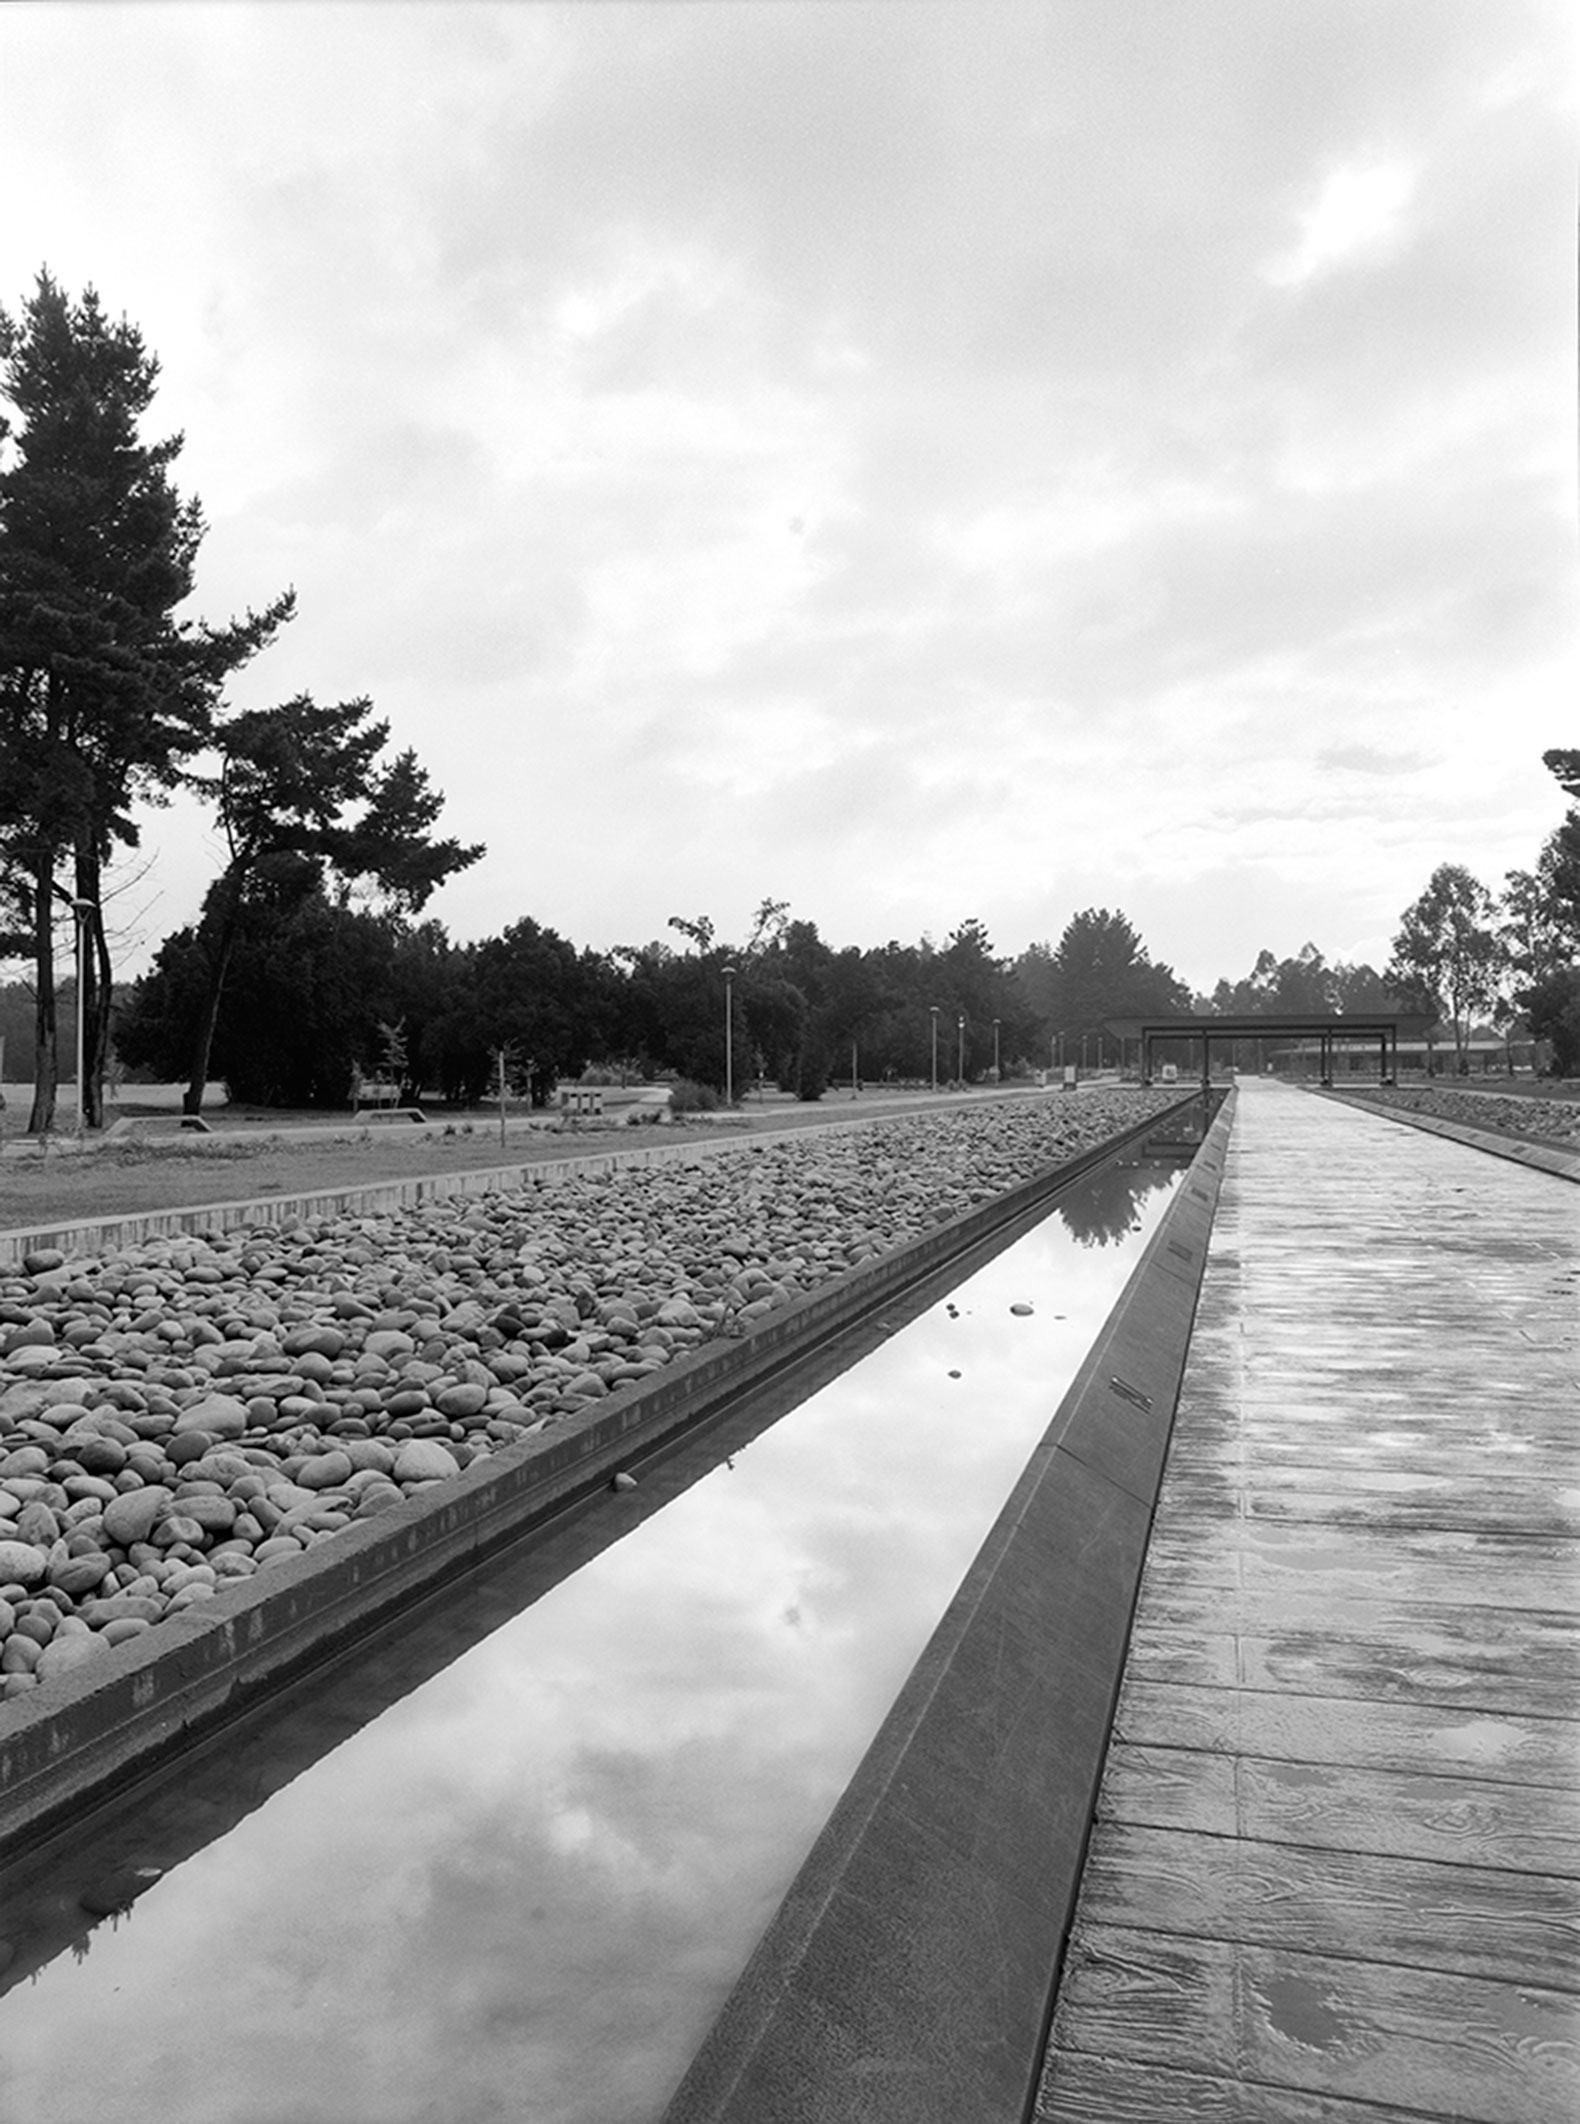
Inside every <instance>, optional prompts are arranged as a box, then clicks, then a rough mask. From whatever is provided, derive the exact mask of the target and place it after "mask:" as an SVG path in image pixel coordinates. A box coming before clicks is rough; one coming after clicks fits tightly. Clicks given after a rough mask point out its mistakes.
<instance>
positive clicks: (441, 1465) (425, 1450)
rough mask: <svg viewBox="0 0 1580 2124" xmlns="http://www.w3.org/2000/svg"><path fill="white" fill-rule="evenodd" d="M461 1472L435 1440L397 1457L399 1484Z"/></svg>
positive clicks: (416, 1443)
mask: <svg viewBox="0 0 1580 2124" xmlns="http://www.w3.org/2000/svg"><path fill="white" fill-rule="evenodd" d="M460 1472H461V1463H460V1462H459V1461H458V1460H457V1459H456V1457H455V1455H454V1454H453V1453H452V1452H451V1451H450V1449H449V1447H448V1446H442V1445H440V1444H439V1442H438V1440H437V1439H433V1438H409V1439H407V1441H406V1443H405V1444H404V1445H403V1446H402V1447H401V1449H400V1451H399V1452H398V1453H397V1454H396V1456H395V1468H394V1475H395V1480H396V1481H397V1482H403V1483H404V1482H436V1481H437V1482H442V1481H445V1480H447V1479H448V1478H449V1477H450V1476H452V1475H459V1474H460ZM0 1575H3V1574H0Z"/></svg>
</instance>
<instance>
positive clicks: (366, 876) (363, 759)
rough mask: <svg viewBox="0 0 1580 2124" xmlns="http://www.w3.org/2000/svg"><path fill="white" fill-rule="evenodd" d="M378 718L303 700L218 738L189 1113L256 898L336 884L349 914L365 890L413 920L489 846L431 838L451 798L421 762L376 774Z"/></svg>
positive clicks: (408, 757) (355, 705)
mask: <svg viewBox="0 0 1580 2124" xmlns="http://www.w3.org/2000/svg"><path fill="white" fill-rule="evenodd" d="M372 712H373V709H372V703H371V702H370V701H368V700H367V699H365V698H363V699H358V700H353V701H341V702H338V703H336V704H335V705H334V706H332V707H320V706H319V705H318V703H317V702H316V701H314V699H313V698H312V696H311V694H306V693H303V694H298V695H297V696H296V698H295V699H294V700H290V701H286V702H285V703H283V705H281V706H280V707H278V708H260V709H254V710H251V711H249V712H248V713H246V714H244V715H238V716H234V717H232V718H231V719H230V720H229V721H228V722H226V723H224V724H222V725H221V726H220V727H219V728H218V730H217V731H216V732H215V738H214V742H215V744H216V745H217V746H218V748H219V751H220V754H221V767H220V772H219V774H218V776H217V777H214V778H211V779H209V780H207V781H204V782H201V783H200V784H199V786H200V787H202V788H204V789H205V790H206V791H207V793H208V794H209V795H210V796H212V797H213V799H214V801H215V804H216V806H217V808H218V811H219V822H220V828H221V831H222V832H223V834H224V836H225V844H226V848H227V851H228V860H227V862H226V865H225V869H224V871H223V872H222V873H221V875H220V876H219V877H218V878H217V879H216V880H215V882H214V884H213V886H211V888H210V889H209V893H208V896H207V899H206V901H205V903H204V909H203V920H202V923H201V925H200V927H199V930H198V938H197V941H198V946H199V949H200V952H201V955H202V962H203V968H204V993H203V1001H202V1006H201V1009H200V1011H199V1013H198V1016H197V1019H196V1021H195V1024H194V1027H193V1033H192V1048H191V1056H192V1060H191V1069H190V1073H189V1079H188V1083H187V1088H186V1092H185V1094H184V1097H183V1100H182V1105H183V1109H184V1111H185V1112H187V1113H189V1114H196V1113H198V1112H200V1111H201V1108H202V1104H203V1087H204V1084H205V1082H206V1081H207V1078H208V1069H209V1058H210V1056H211V1054H212V1052H213V1046H214V1034H215V1029H216V1027H217V1026H218V1023H219V1012H220V1004H221V1002H222V1000H223V996H224V990H225V980H226V976H227V974H228V972H229V970H230V964H231V959H232V956H233V954H234V951H235V947H236V941H237V938H238V936H239V934H240V931H241V925H242V920H243V916H244V915H245V914H246V913H247V911H248V909H249V906H251V905H252V904H253V902H255V901H256V900H257V899H258V898H259V897H260V895H261V896H264V897H267V896H268V895H270V894H274V895H276V896H277V895H278V894H279V893H280V891H281V889H282V887H283V888H285V889H286V891H287V893H288V895H294V897H295V898H297V899H300V898H302V897H304V896H305V895H306V894H307V893H310V892H312V891H316V890H318V889H319V888H320V887H321V886H322V885H323V884H324V882H325V881H326V879H330V878H332V879H333V880H334V881H335V883H336V885H337V887H338V894H339V902H340V905H341V907H342V908H344V907H345V906H346V904H347V903H348V902H349V900H350V899H351V896H352V894H353V892H354V891H355V890H356V888H357V887H358V886H359V885H365V886H366V887H368V888H369V889H370V890H371V891H372V892H373V893H374V894H375V895H376V896H377V897H378V898H379V899H380V900H381V901H382V902H383V904H384V905H385V906H386V907H387V908H388V909H390V910H391V911H392V912H395V913H399V914H416V913H418V912H419V911H420V909H421V908H422V907H423V905H424V903H425V902H426V901H427V899H428V897H429V895H430V894H431V893H432V892H433V890H434V889H435V887H436V886H438V885H441V884H442V883H443V882H444V880H445V879H446V878H448V877H450V876H452V875H453V874H454V873H455V872H456V871H458V870H465V869H466V868H467V867H468V865H470V864H472V863H475V862H476V861H477V859H478V857H479V856H480V855H482V853H483V849H482V846H481V844H476V845H473V846H471V847H463V846H462V845H461V843H460V842H459V841H455V840H445V841H439V840H435V839H434V838H433V836H432V834H431V832H430V830H429V829H430V828H431V827H432V826H433V824H434V822H435V821H436V820H437V818H438V816H439V813H440V811H441V810H442V808H443V804H444V799H443V797H442V796H441V795H440V794H439V792H438V791H437V790H436V789H434V788H432V787H431V786H430V784H429V781H428V775H427V770H426V769H425V768H423V767H422V766H421V765H420V764H419V763H418V760H417V756H416V754H415V753H414V752H411V751H406V752H401V753H397V755H396V756H395V758H394V759H393V760H392V761H391V762H390V764H389V765H388V766H387V767H381V766H380V765H379V764H378V755H379V753H380V752H381V751H382V750H383V748H384V745H385V743H386V741H387V739H388V737H389V724H388V723H387V722H370V721H369V720H368V718H369V717H370V716H371V714H372ZM358 807H360V808H358Z"/></svg>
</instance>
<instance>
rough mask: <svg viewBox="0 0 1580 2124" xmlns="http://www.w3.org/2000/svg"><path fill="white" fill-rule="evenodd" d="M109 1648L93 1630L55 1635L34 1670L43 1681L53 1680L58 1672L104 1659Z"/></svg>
mask: <svg viewBox="0 0 1580 2124" xmlns="http://www.w3.org/2000/svg"><path fill="white" fill-rule="evenodd" d="M109 1649H110V1648H109V1646H108V1645H107V1644H106V1643H105V1642H104V1639H103V1638H102V1637H99V1636H97V1635H95V1633H94V1632H93V1631H92V1630H89V1631H86V1632H84V1634H83V1635H82V1636H80V1637H78V1636H71V1637H54V1638H51V1640H50V1641H49V1643H48V1644H47V1645H46V1646H45V1647H44V1649H43V1651H42V1652H41V1653H40V1654H39V1656H38V1665H37V1666H36V1667H35V1668H34V1669H33V1672H34V1673H35V1674H36V1675H37V1676H38V1678H39V1680H40V1681H41V1682H46V1681H51V1680H53V1679H54V1677H55V1676H56V1675H57V1674H69V1673H71V1671H72V1669H73V1668H74V1667H81V1666H86V1665H87V1663H88V1661H89V1660H93V1659H102V1658H103V1657H104V1655H105V1653H106V1652H107V1651H108V1650H109Z"/></svg>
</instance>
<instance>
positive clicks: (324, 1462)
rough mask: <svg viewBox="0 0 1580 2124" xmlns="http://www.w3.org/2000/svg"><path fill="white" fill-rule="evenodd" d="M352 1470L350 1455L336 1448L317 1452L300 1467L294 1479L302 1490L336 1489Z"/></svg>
mask: <svg viewBox="0 0 1580 2124" xmlns="http://www.w3.org/2000/svg"><path fill="white" fill-rule="evenodd" d="M352 1472H353V1468H352V1461H351V1456H350V1454H349V1453H343V1452H341V1451H340V1450H339V1449H338V1448H336V1449H335V1450H333V1451H331V1452H328V1453H319V1454H317V1455H315V1457H314V1458H313V1459H311V1460H309V1461H308V1462H306V1464H305V1465H304V1466H303V1467H302V1468H300V1469H299V1470H298V1472H297V1477H296V1480H297V1482H298V1484H299V1485H300V1486H301V1488H302V1489H304V1490H337V1489H339V1488H340V1486H341V1484H342V1483H343V1482H344V1481H345V1480H346V1478H347V1477H348V1476H349V1475H350V1474H351V1473H352Z"/></svg>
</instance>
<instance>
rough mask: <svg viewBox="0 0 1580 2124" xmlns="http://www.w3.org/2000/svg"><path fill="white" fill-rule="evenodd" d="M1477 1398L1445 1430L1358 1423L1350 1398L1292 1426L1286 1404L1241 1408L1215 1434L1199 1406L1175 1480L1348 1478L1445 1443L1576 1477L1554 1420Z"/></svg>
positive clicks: (1174, 1460)
mask: <svg viewBox="0 0 1580 2124" xmlns="http://www.w3.org/2000/svg"><path fill="white" fill-rule="evenodd" d="M1477 1400H1478V1408H1477V1421H1476V1423H1475V1425H1474V1427H1471V1428H1466V1427H1465V1426H1459V1425H1456V1426H1453V1427H1452V1428H1451V1429H1449V1431H1448V1435H1447V1436H1446V1437H1445V1426H1444V1424H1443V1422H1442V1420H1441V1418H1438V1419H1434V1420H1429V1421H1425V1422H1422V1423H1420V1424H1418V1425H1409V1424H1401V1423H1398V1422H1391V1423H1389V1424H1388V1425H1387V1426H1383V1425H1382V1424H1380V1423H1378V1422H1377V1421H1376V1418H1375V1416H1374V1415H1371V1416H1369V1419H1368V1420H1367V1421H1365V1422H1358V1421H1357V1411H1356V1409H1355V1407H1354V1405H1353V1403H1346V1404H1345V1407H1344V1410H1343V1412H1342V1420H1335V1421H1324V1422H1322V1423H1320V1424H1316V1425H1313V1424H1308V1423H1306V1422H1304V1421H1302V1422H1301V1423H1299V1424H1296V1425H1292V1424H1291V1422H1290V1417H1289V1411H1288V1409H1287V1408H1279V1409H1277V1410H1274V1411H1271V1412H1269V1413H1268V1414H1267V1415H1266V1416H1265V1417H1262V1418H1257V1417H1255V1416H1254V1415H1253V1414H1252V1413H1251V1412H1250V1411H1249V1410H1246V1409H1242V1410H1241V1411H1240V1413H1239V1419H1238V1421H1237V1423H1236V1424H1235V1426H1234V1427H1233V1429H1232V1430H1229V1429H1227V1428H1226V1429H1224V1430H1223V1431H1222V1432H1221V1433H1220V1434H1217V1435H1212V1436H1208V1435H1206V1432H1205V1429H1204V1427H1203V1426H1201V1425H1200V1424H1199V1422H1198V1415H1197V1411H1196V1409H1195V1408H1194V1407H1192V1408H1191V1409H1190V1410H1188V1411H1187V1412H1186V1413H1185V1415H1184V1417H1183V1419H1182V1424H1183V1429H1182V1430H1181V1431H1177V1432H1176V1434H1175V1438H1174V1441H1173V1443H1172V1444H1171V1446H1170V1448H1169V1481H1170V1483H1173V1482H1174V1481H1175V1480H1176V1478H1190V1477H1196V1478H1198V1479H1201V1480H1205V1479H1206V1478H1207V1477H1208V1476H1209V1474H1219V1475H1222V1476H1223V1477H1224V1478H1225V1479H1235V1480H1237V1479H1239V1475H1240V1473H1241V1469H1242V1464H1243V1465H1244V1466H1246V1467H1250V1466H1254V1468H1255V1471H1256V1480H1257V1481H1258V1482H1260V1481H1261V1480H1262V1479H1263V1478H1264V1476H1268V1475H1271V1476H1272V1477H1273V1478H1274V1479H1275V1480H1282V1479H1283V1478H1285V1477H1288V1478H1289V1479H1290V1480H1295V1479H1299V1480H1301V1481H1318V1480H1319V1479H1320V1478H1321V1477H1322V1476H1327V1477H1328V1478H1329V1479H1330V1480H1331V1478H1332V1477H1333V1476H1335V1475H1338V1474H1342V1475H1343V1477H1344V1479H1345V1481H1346V1482H1347V1481H1348V1480H1349V1479H1350V1476H1351V1475H1352V1474H1354V1473H1371V1472H1374V1471H1375V1472H1387V1471H1390V1470H1394V1469H1397V1468H1398V1467H1399V1463H1400V1459H1401V1456H1404V1457H1406V1458H1413V1459H1415V1460H1416V1462H1417V1464H1418V1465H1430V1464H1433V1463H1435V1461H1436V1460H1437V1457H1438V1455H1439V1453H1440V1452H1441V1451H1442V1450H1443V1449H1444V1448H1445V1447H1446V1448H1447V1449H1449V1450H1452V1451H1453V1452H1455V1453H1456V1455H1459V1456H1462V1457H1464V1458H1469V1457H1471V1456H1472V1455H1474V1456H1479V1458H1478V1460H1477V1465H1478V1467H1479V1466H1480V1465H1481V1463H1482V1461H1484V1462H1485V1464H1486V1465H1488V1466H1489V1467H1491V1468H1493V1469H1494V1470H1495V1472H1496V1473H1497V1474H1498V1476H1499V1478H1500V1479H1501V1480H1504V1481H1509V1482H1515V1481H1518V1482H1520V1483H1530V1484H1542V1483H1553V1482H1556V1483H1572V1482H1573V1481H1574V1476H1575V1453H1574V1446H1573V1444H1572V1443H1571V1442H1570V1441H1569V1440H1567V1439H1564V1438H1554V1437H1553V1436H1552V1435H1551V1431H1550V1427H1543V1426H1540V1425H1527V1424H1522V1423H1521V1422H1520V1420H1519V1415H1518V1411H1519V1408H1520V1407H1521V1406H1522V1405H1524V1406H1528V1404H1518V1403H1514V1402H1512V1401H1511V1403H1510V1405H1509V1410H1508V1412H1507V1413H1504V1412H1503V1411H1499V1412H1498V1414H1497V1416H1496V1418H1493V1417H1492V1416H1491V1415H1489V1413H1488V1412H1487V1410H1486V1408H1485V1406H1484V1397H1483V1396H1479V1395H1478V1397H1477ZM1339 1413H1340V1412H1335V1414H1336V1415H1338V1414H1339ZM1511 1461H1512V1462H1513V1464H1512V1465H1511V1464H1510V1463H1511ZM1407 1474H1408V1471H1407Z"/></svg>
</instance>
